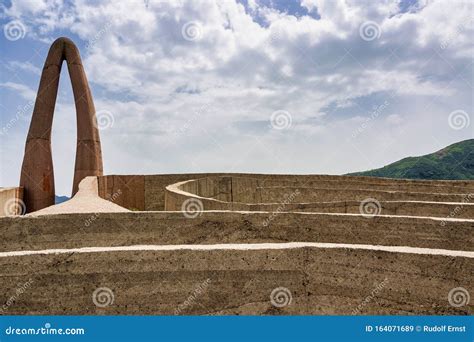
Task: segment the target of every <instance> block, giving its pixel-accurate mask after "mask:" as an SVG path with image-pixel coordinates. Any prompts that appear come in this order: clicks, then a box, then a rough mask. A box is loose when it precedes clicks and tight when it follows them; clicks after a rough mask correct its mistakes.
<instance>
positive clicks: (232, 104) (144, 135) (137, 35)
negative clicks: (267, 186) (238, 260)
mask: <svg viewBox="0 0 474 342" xmlns="http://www.w3.org/2000/svg"><path fill="white" fill-rule="evenodd" d="M26 3H27V2H25V1H19V2H16V1H13V3H12V5H11V7H9V8H6V10H5V11H4V12H3V15H2V16H3V18H4V19H6V20H9V19H18V20H22V21H23V22H24V23H25V24H26V25H28V27H29V30H28V34H27V39H35V40H42V41H52V40H53V39H54V38H55V36H56V35H57V33H61V34H66V35H68V34H71V35H73V36H74V37H77V40H78V45H79V46H80V48H81V52H82V55H83V59H84V65H85V68H86V72H87V75H88V78H89V80H90V81H91V84H92V86H93V91H94V94H95V101H96V107H97V110H108V111H110V112H111V113H113V115H114V118H115V122H114V127H113V129H109V130H106V131H103V132H101V134H102V136H103V138H102V140H103V144H104V149H105V151H104V156H105V159H106V169H107V170H108V171H110V172H113V173H115V172H117V173H119V172H122V173H124V172H135V173H141V172H150V173H153V172H185V171H188V172H191V171H193V172H194V171H231V170H232V171H252V172H291V173H318V172H327V173H341V172H349V171H355V170H359V169H366V168H369V167H377V166H382V165H383V164H384V163H387V162H390V161H394V160H395V159H397V158H399V157H403V156H405V155H407V154H416V153H426V152H429V151H431V150H433V149H436V148H439V147H442V146H443V145H444V144H447V143H451V142H453V141H456V140H461V139H464V138H468V137H470V136H472V132H467V131H466V130H464V131H456V132H454V131H452V130H450V129H449V127H448V126H447V125H446V116H447V115H449V113H450V112H451V111H452V110H455V109H463V108H464V109H466V108H469V106H470V101H472V95H471V93H472V78H470V77H469V76H468V75H470V73H471V74H472V53H473V44H472V37H473V29H474V24H473V18H472V16H471V17H469V15H468V14H469V13H472V3H471V2H469V1H454V2H446V1H393V0H386V1H352V0H339V1H332V0H331V1H330V0H302V1H301V3H300V4H298V3H297V2H291V3H290V2H289V3H284V2H282V4H285V5H286V6H283V5H282V4H279V3H278V2H270V1H259V0H252V1H250V0H249V1H242V2H238V1H224V2H222V1H205V2H200V1H154V0H148V1H143V2H141V1H133V2H128V1H126V2H116V1H101V2H99V3H90V2H88V1H82V0H77V1H75V2H74V3H73V4H72V5H71V4H70V3H65V2H62V1H59V0H56V1H35V2H34V4H33V3H32V4H31V6H27V5H26ZM367 27H368V29H367V30H365V29H366V28H367ZM369 29H370V30H369ZM15 43H16V44H20V43H18V42H15ZM12 45H13V43H12ZM9 63H18V62H17V61H9ZM25 65H27V64H25ZM25 68H26V67H25ZM19 90H20V89H19ZM384 103H387V105H385V106H384ZM381 106H382V107H383V109H381V110H379V109H375V111H379V112H378V113H377V114H376V115H375V114H374V107H376V108H379V107H381ZM471 107H472V104H471ZM278 110H284V111H286V112H287V113H289V115H290V116H291V121H292V124H291V127H288V128H287V129H284V130H275V129H274V127H272V125H271V122H270V119H271V117H272V113H274V112H275V111H278ZM426 120H427V121H426ZM423 124H425V125H428V126H429V132H427V134H426V135H420V134H419V132H417V131H416V130H415V129H413V128H414V127H417V128H418V127H420V126H422V125H423ZM361 125H363V128H361V129H360V127H362V126H361ZM354 131H357V132H359V131H360V132H359V133H357V134H355V135H354ZM381 135H383V136H384V137H383V138H382V137H381ZM400 139H403V141H400ZM124 160H129V161H130V162H129V163H124V162H123V161H124Z"/></svg>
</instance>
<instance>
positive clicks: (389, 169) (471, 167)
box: [350, 139, 474, 180]
mask: <svg viewBox="0 0 474 342" xmlns="http://www.w3.org/2000/svg"><path fill="white" fill-rule="evenodd" d="M350 175H352V176H373V177H387V178H408V179H453V180H460V179H472V180H474V139H469V140H464V141H461V142H458V143H456V144H452V145H449V146H448V147H445V148H443V149H442V150H439V151H438V152H435V153H431V154H427V155H425V156H421V157H408V158H404V159H402V160H400V161H397V162H395V163H392V164H389V165H387V166H384V167H382V168H380V169H374V170H369V171H363V172H355V173H350Z"/></svg>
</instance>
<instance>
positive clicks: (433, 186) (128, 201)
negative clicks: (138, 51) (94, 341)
mask: <svg viewBox="0 0 474 342" xmlns="http://www.w3.org/2000/svg"><path fill="white" fill-rule="evenodd" d="M216 177H217V179H218V181H217V182H215V183H217V184H221V185H218V186H217V189H218V191H217V192H214V193H212V194H211V196H208V197H209V198H216V199H222V200H225V196H226V195H225V193H221V191H223V189H225V188H226V187H227V188H228V185H225V184H226V182H227V183H228V180H227V179H231V181H232V195H233V202H239V203H252V202H253V200H252V198H253V197H252V196H253V193H254V192H255V191H254V190H252V191H250V192H249V191H248V189H255V188H256V187H271V186H282V185H283V186H284V185H292V186H295V185H297V186H300V187H302V186H303V185H304V184H307V185H308V186H309V187H321V188H330V189H344V188H345V187H348V186H350V187H351V188H354V189H361V188H366V189H371V190H386V191H406V192H422V193H423V192H426V193H431V194H472V193H474V181H427V180H394V179H388V178H374V177H356V176H329V175H264V174H244V173H232V174H230V173H199V174H169V175H111V176H102V177H99V195H100V196H101V197H102V198H105V199H107V198H110V197H112V196H113V195H114V194H115V193H117V192H118V191H120V192H121V193H122V194H123V196H120V198H118V199H117V201H115V203H116V204H118V205H120V206H123V207H125V208H127V209H131V210H147V211H148V210H150V211H152V210H165V193H166V187H167V186H169V185H171V184H174V183H178V182H183V181H189V180H197V179H216ZM200 182H204V180H201V181H200ZM206 182H208V181H206ZM213 186H214V185H213ZM362 186H364V187H362ZM209 187H210V185H209ZM215 196H217V197H215ZM203 197H204V196H203ZM454 199H457V197H456V196H455V197H454ZM346 200H354V199H353V198H347V199H346ZM280 201H281V200H280ZM324 202H327V201H324Z"/></svg>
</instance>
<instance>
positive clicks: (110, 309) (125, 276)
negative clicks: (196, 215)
mask: <svg viewBox="0 0 474 342" xmlns="http://www.w3.org/2000/svg"><path fill="white" fill-rule="evenodd" d="M0 269H2V270H4V271H3V272H2V275H3V277H2V282H0V296H1V297H0V300H2V301H4V302H5V301H6V300H7V298H9V297H11V296H12V295H14V294H15V292H14V291H15V289H16V288H17V287H18V286H19V285H18V284H25V283H30V284H32V285H31V286H30V287H28V288H27V289H26V290H25V293H24V294H22V295H21V296H17V298H16V300H15V302H14V305H11V306H10V307H8V308H7V311H6V313H7V314H10V315H20V314H43V315H51V314H53V315H61V314H76V315H82V314H89V315H90V314H92V315H93V314H109V315H113V314H122V315H123V314H130V315H131V314H135V315H137V314H138V315H144V314H145V315H146V314H167V315H173V314H212V315H226V314H227V315H228V314H252V315H282V314H284V315H292V314H297V315H304V314H307V315H308V314H339V315H350V314H363V315H364V314H370V315H385V314H392V315H393V314H400V315H407V314H409V315H411V314H418V315H431V314H436V315H440V314H441V315H448V314H449V315H466V314H470V313H472V310H473V309H474V305H473V303H472V301H471V302H470V303H469V304H468V305H466V306H464V307H460V308H455V307H452V306H451V305H449V303H448V300H447V296H448V292H449V291H450V290H451V289H452V288H454V287H457V286H460V284H462V285H464V286H466V287H467V290H468V291H470V292H471V293H472V291H473V290H474V288H472V286H471V287H469V284H466V273H467V274H471V275H472V274H473V272H474V267H473V262H472V259H468V258H460V257H458V258H453V257H446V256H439V255H415V254H402V253H390V252H382V251H371V250H354V249H346V248H336V249H320V248H296V249H283V250H275V249H263V250H197V251H196V250H181V251H154V252H147V251H141V252H109V253H84V254H74V253H71V254H62V255H35V256H23V257H15V258H13V257H7V258H0ZM25 270H31V272H30V273H27V272H25ZM25 273H26V274H25ZM202 284H207V285H206V286H205V287H203V285H202ZM99 287H108V288H110V289H111V290H112V291H113V296H114V301H113V303H112V304H111V305H109V306H107V307H105V308H101V307H97V306H95V305H94V303H93V301H92V294H93V292H94V291H95V290H96V289H97V288H99ZM277 287H285V288H287V289H288V290H289V292H290V293H291V296H292V301H291V303H290V304H289V305H287V306H285V307H283V308H276V307H274V306H272V305H271V302H270V294H271V292H272V290H273V289H275V288H277ZM197 288H201V289H202V291H201V292H199V294H196V289H197ZM374 289H377V291H376V294H374V292H373V291H374ZM192 295H194V296H195V297H194V300H190V298H191V297H190V296H192ZM367 298H369V299H370V300H367Z"/></svg>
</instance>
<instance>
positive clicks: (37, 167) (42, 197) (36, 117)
mask: <svg viewBox="0 0 474 342" xmlns="http://www.w3.org/2000/svg"><path fill="white" fill-rule="evenodd" d="M64 60H65V61H66V62H67V67H68V72H69V77H70V79H71V84H72V90H73V94H74V102H75V107H76V119H77V147H76V161H75V167H74V180H73V187H72V194H73V195H74V194H75V193H76V192H77V190H78V186H79V182H80V181H81V180H82V179H83V178H84V177H87V176H101V175H102V174H103V166H102V152H101V146H100V137H99V130H98V128H97V119H96V116H95V108H94V102H93V99H92V93H91V91H90V88H89V84H88V82H87V78H86V74H85V72H84V68H83V66H82V61H81V56H80V54H79V50H78V48H77V47H76V45H75V44H74V43H73V42H72V41H71V40H70V39H68V38H64V37H63V38H58V39H57V40H56V41H54V43H53V44H52V45H51V48H50V49H49V52H48V57H47V58H46V61H45V63H44V67H43V72H42V74H41V80H40V85H39V88H38V94H37V96H36V102H35V106H34V110H33V116H32V119H31V123H30V128H29V131H28V137H27V139H26V145H25V154H24V157H23V165H22V169H21V177H20V186H22V187H23V188H24V201H25V204H26V210H27V212H33V211H36V210H39V209H42V208H45V207H48V206H50V205H53V204H54V196H55V191H54V170H53V159H52V154H51V129H52V124H53V115H54V107H55V105H56V98H57V94H58V85H59V76H60V73H61V66H62V63H63V61H64Z"/></svg>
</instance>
